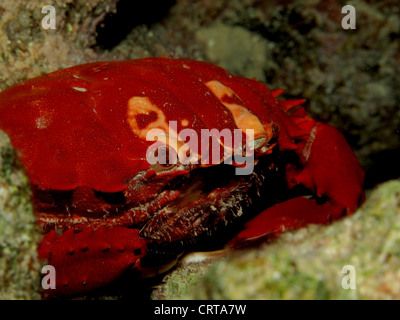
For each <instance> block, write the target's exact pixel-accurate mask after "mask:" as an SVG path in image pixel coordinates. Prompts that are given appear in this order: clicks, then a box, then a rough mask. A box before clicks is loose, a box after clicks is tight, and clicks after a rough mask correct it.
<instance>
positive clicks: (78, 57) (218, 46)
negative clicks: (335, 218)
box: [0, 0, 400, 298]
mask: <svg viewBox="0 0 400 320" xmlns="http://www.w3.org/2000/svg"><path fill="white" fill-rule="evenodd" d="M397 2H398V1H397V0H385V1H378V0H369V1H366V0H365V1H362V0H358V1H342V0H330V1H322V0H296V1H277V0H272V1H263V0H244V1H243V0H176V1H173V0H151V1H130V0H107V1H100V0H92V1H83V0H67V1H61V0H56V1H53V3H52V4H53V5H54V7H55V9H56V30H44V29H43V28H42V27H41V20H42V18H43V17H44V16H45V14H44V13H42V12H41V10H42V7H43V6H44V5H46V4H48V3H46V2H44V1H40V0H31V1H28V0H4V1H2V2H1V4H0V14H1V20H0V90H3V89H5V88H7V87H9V86H11V85H13V84H15V83H17V82H19V81H23V80H26V79H28V78H31V77H34V76H38V75H41V74H45V73H48V72H51V71H54V70H57V69H61V68H65V67H68V66H71V65H75V64H80V63H85V62H91V61H97V60H121V59H130V58H142V57H148V56H169V57H186V58H193V59H202V60H207V61H211V62H213V63H216V64H219V65H221V66H223V67H224V68H227V69H228V70H230V71H232V72H234V73H236V74H238V75H244V76H246V77H256V78H257V79H258V80H260V81H264V82H266V83H267V84H268V85H269V86H270V87H271V88H274V89H276V88H286V89H287V92H286V95H285V97H287V98H290V97H303V98H306V99H307V109H308V111H309V112H310V113H311V114H312V115H313V116H314V117H316V118H318V119H321V120H323V121H327V122H329V123H331V124H333V125H335V126H336V127H338V128H339V129H341V130H342V132H343V133H344V134H345V136H346V137H347V139H348V141H349V143H350V144H351V145H352V147H353V148H354V149H355V151H356V153H357V156H358V157H359V159H360V161H361V163H362V165H363V166H364V168H365V169H366V170H367V187H368V188H372V187H373V186H374V185H375V184H377V183H378V182H382V181H386V180H388V179H391V178H398V177H400V166H398V163H399V161H400V152H399V150H400V131H399V128H400V111H399V110H400V109H399V107H398V106H399V104H400V90H399V89H400V76H399V74H400V70H399V69H400V63H399V62H400V47H399V46H400V7H399V6H398V3H397ZM345 4H352V5H354V6H355V8H356V11H357V29H356V30H343V29H342V27H341V19H342V17H343V14H342V13H341V8H342V6H344V5H345ZM0 139H1V142H0V145H1V160H0V163H1V168H2V171H1V177H0V275H1V276H0V298H3V297H8V298H37V297H39V293H38V291H39V288H40V285H39V282H40V279H39V275H38V274H39V271H40V267H39V266H40V264H39V262H38V261H37V257H36V243H37V237H38V234H37V232H36V231H35V230H36V229H35V223H34V218H33V216H32V213H31V207H30V203H29V188H28V182H27V181H26V178H25V176H24V174H23V170H22V169H21V167H20V165H19V164H18V162H17V161H16V160H15V159H16V158H15V153H14V152H13V151H12V148H11V147H10V144H9V141H8V139H7V138H6V137H5V136H4V135H0ZM361 220H362V219H360V220H354V223H355V224H357V223H360V222H361ZM307 230H308V229H307ZM302 232H305V233H307V232H308V231H302ZM304 237H306V236H304ZM293 246H296V244H293ZM377 259H378V258H377ZM384 265H385V264H383V263H382V268H384V267H383V266H384ZM377 268H378V267H377ZM382 270H384V269H382ZM380 277H384V275H383V273H382V274H381V275H380ZM387 283H389V282H387ZM393 285H394V284H392V286H393ZM321 286H322V285H321ZM321 290H322V289H321ZM324 290H325V289H324ZM388 290H389V289H388ZM390 290H391V289H390ZM321 292H325V291H321ZM310 296H312V295H310Z"/></svg>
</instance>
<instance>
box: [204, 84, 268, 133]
mask: <svg viewBox="0 0 400 320" xmlns="http://www.w3.org/2000/svg"><path fill="white" fill-rule="evenodd" d="M206 86H207V87H208V89H210V90H211V92H212V93H213V94H214V95H215V96H216V97H217V98H218V100H219V101H220V102H221V103H222V104H223V105H224V106H225V107H226V108H228V110H229V111H230V112H231V114H232V116H233V118H234V120H235V123H236V125H237V127H238V128H239V129H242V130H243V132H246V129H253V130H254V138H255V139H259V138H261V137H267V139H268V140H269V139H270V138H271V137H269V136H268V134H267V133H266V132H265V130H264V127H263V125H262V123H261V121H260V120H259V119H258V118H257V116H256V115H254V114H253V113H251V112H250V111H249V110H248V109H247V108H245V107H243V106H241V105H239V104H236V103H228V102H226V101H223V98H224V97H225V96H228V97H233V96H235V97H236V98H238V99H239V100H240V98H239V97H238V96H237V94H236V93H235V92H234V91H233V90H232V89H231V88H229V87H227V86H225V85H223V84H222V83H221V82H219V81H216V80H212V81H208V82H207V83H206Z"/></svg>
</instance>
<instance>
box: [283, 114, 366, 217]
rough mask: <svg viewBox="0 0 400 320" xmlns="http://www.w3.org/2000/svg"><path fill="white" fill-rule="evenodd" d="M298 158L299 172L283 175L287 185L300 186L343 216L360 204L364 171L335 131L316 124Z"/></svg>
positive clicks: (337, 131) (362, 195)
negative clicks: (341, 209)
mask: <svg viewBox="0 0 400 320" xmlns="http://www.w3.org/2000/svg"><path fill="white" fill-rule="evenodd" d="M300 126H301V125H300ZM299 156H300V163H301V169H300V170H294V171H290V170H288V171H287V173H288V175H287V177H288V180H289V181H288V182H289V184H292V185H296V184H302V185H304V186H305V187H306V188H308V189H310V190H311V191H312V192H313V193H314V194H316V195H317V197H326V198H328V199H329V200H330V201H332V202H333V203H335V204H337V205H338V206H342V207H343V208H344V209H345V211H346V213H352V212H354V211H355V210H356V209H357V207H358V206H359V205H360V204H361V202H362V201H363V200H364V191H363V184H364V171H363V169H362V168H361V166H360V164H359V162H358V160H357V158H356V156H355V154H354V153H353V150H352V149H351V148H350V146H349V145H348V143H347V141H346V139H345V138H344V136H343V135H342V133H341V132H340V131H339V130H337V129H336V128H334V127H332V126H330V125H328V124H324V123H321V122H316V123H315V126H314V127H313V128H312V130H311V132H310V135H309V137H308V139H307V141H306V142H305V143H303V145H302V148H301V149H300V150H299ZM295 171H297V172H296V173H294V172H295ZM293 173H294V174H293Z"/></svg>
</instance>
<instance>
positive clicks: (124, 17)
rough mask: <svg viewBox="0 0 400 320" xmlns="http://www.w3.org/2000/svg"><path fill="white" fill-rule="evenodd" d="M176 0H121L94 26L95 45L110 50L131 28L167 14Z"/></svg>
mask: <svg viewBox="0 0 400 320" xmlns="http://www.w3.org/2000/svg"><path fill="white" fill-rule="evenodd" d="M175 3H176V0H148V1H132V0H121V1H119V2H118V4H117V8H116V12H115V13H110V14H108V15H107V16H106V17H105V18H104V20H103V22H102V23H100V24H99V25H98V26H97V28H96V47H99V48H100V49H103V50H110V49H112V48H113V47H115V46H116V45H118V44H119V43H120V42H121V41H122V40H123V39H125V38H126V36H127V35H128V34H129V33H130V32H131V31H132V29H133V28H135V27H136V26H139V25H143V24H145V25H151V24H153V23H156V22H157V21H159V20H161V19H163V18H164V17H166V16H167V14H168V12H169V9H170V8H171V7H172V6H173V5H174V4H175Z"/></svg>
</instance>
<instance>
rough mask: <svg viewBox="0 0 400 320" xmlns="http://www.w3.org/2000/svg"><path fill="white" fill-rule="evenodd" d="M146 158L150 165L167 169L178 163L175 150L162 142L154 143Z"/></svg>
mask: <svg viewBox="0 0 400 320" xmlns="http://www.w3.org/2000/svg"><path fill="white" fill-rule="evenodd" d="M146 158H147V161H148V162H149V163H150V164H152V165H155V164H158V165H161V166H162V167H165V168H170V167H172V166H175V165H176V164H177V163H178V155H177V153H176V151H175V149H174V148H172V147H170V146H168V145H166V144H164V143H160V142H156V143H154V144H153V145H152V146H151V147H150V148H149V150H148V152H147V155H146Z"/></svg>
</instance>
